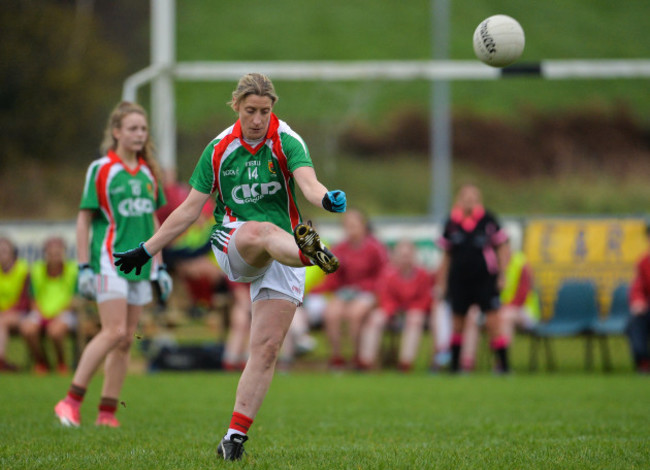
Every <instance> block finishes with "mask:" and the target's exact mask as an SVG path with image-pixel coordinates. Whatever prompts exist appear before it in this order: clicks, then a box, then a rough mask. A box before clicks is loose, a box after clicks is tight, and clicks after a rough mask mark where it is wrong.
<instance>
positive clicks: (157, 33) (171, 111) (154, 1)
mask: <svg viewBox="0 0 650 470" xmlns="http://www.w3.org/2000/svg"><path fill="white" fill-rule="evenodd" d="M175 4H176V1H175V0H151V61H152V67H155V68H156V69H157V70H160V73H158V74H157V75H156V76H155V78H153V80H152V83H151V127H152V135H153V138H154V140H155V142H156V147H157V156H158V160H159V161H160V165H161V167H162V168H165V169H166V168H176V109H175V102H176V100H175V97H174V76H173V69H174V65H175V62H176V8H175V6H176V5H175Z"/></svg>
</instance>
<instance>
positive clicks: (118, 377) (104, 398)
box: [95, 305, 142, 427]
mask: <svg viewBox="0 0 650 470" xmlns="http://www.w3.org/2000/svg"><path fill="white" fill-rule="evenodd" d="M141 314H142V306H140V305H129V306H128V307H127V318H126V334H125V336H124V337H123V338H122V339H121V340H120V341H119V342H118V343H117V344H116V345H115V347H114V348H113V349H111V350H110V351H109V352H108V354H107V355H106V362H105V363H104V384H103V386H102V395H101V403H100V405H99V406H100V412H99V416H98V417H97V421H96V423H95V424H98V425H108V426H111V427H116V426H119V423H118V421H117V420H116V419H115V412H116V411H117V402H118V398H119V396H120V391H121V390H122V385H123V384H124V378H125V377H126V372H127V369H128V367H129V357H130V353H131V345H132V344H133V339H134V335H135V331H136V329H137V327H138V320H139V319H140V315H141Z"/></svg>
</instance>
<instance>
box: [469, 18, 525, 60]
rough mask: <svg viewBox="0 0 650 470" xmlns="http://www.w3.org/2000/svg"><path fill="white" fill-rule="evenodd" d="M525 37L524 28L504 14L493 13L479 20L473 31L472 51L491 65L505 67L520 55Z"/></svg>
mask: <svg viewBox="0 0 650 470" xmlns="http://www.w3.org/2000/svg"><path fill="white" fill-rule="evenodd" d="M525 44H526V39H525V37H524V30H523V29H522V27H521V25H520V24H519V23H518V22H517V20H515V19H514V18H511V17H509V16H506V15H494V16H490V17H489V18H487V19H485V20H483V21H481V23H480V24H479V25H478V27H477V28H476V31H474V53H475V54H476V57H478V59H479V60H480V61H481V62H483V63H485V64H487V65H491V66H492V67H505V66H506V65H510V64H512V63H513V62H514V61H516V60H517V59H519V57H521V53H522V52H524V45H525Z"/></svg>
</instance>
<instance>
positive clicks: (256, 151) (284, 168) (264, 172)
mask: <svg viewBox="0 0 650 470" xmlns="http://www.w3.org/2000/svg"><path fill="white" fill-rule="evenodd" d="M303 166H309V167H313V163H312V161H311V157H310V156H309V150H308V149H307V146H306V145H305V142H304V141H303V140H302V138H301V137H300V136H299V135H298V134H297V133H295V132H294V131H293V130H292V129H291V128H290V127H289V126H288V125H287V124H286V123H285V122H284V121H280V120H279V119H278V118H277V117H276V116H275V114H271V118H270V122H269V130H268V132H267V134H266V137H265V138H264V139H263V140H262V141H261V142H260V143H259V144H257V146H256V147H255V148H253V147H251V146H250V145H249V144H248V143H246V141H245V140H244V136H243V134H242V130H241V125H240V122H239V120H238V121H237V122H236V123H235V124H234V125H232V126H230V127H229V128H228V129H226V130H225V131H223V132H222V133H221V134H219V135H218V136H217V137H216V138H215V139H214V140H213V141H212V142H210V144H208V146H207V147H206V148H205V150H204V151H203V154H202V155H201V158H200V159H199V162H198V163H197V165H196V168H195V169H194V173H193V174H192V177H191V178H190V184H191V185H192V187H193V188H194V189H196V190H197V191H199V192H202V193H204V194H212V193H215V192H216V193H217V195H216V201H217V205H216V208H215V210H214V218H215V221H216V223H217V225H216V227H215V229H214V230H215V231H217V230H218V229H219V227H220V226H223V225H226V224H229V223H232V222H246V221H251V220H255V221H259V222H271V223H273V224H275V225H277V226H278V227H280V228H282V229H283V230H285V231H287V232H289V233H293V228H294V227H295V226H296V225H297V224H298V223H299V222H300V221H301V217H300V211H299V210H298V206H297V204H296V194H295V188H294V179H293V172H294V171H295V170H296V169H297V168H300V167H303ZM213 243H215V244H216V245H217V246H219V240H218V238H215V237H213Z"/></svg>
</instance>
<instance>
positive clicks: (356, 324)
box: [346, 297, 375, 360]
mask: <svg viewBox="0 0 650 470" xmlns="http://www.w3.org/2000/svg"><path fill="white" fill-rule="evenodd" d="M374 305H375V300H374V299H368V298H365V297H360V298H357V299H354V300H352V301H351V302H350V303H349V304H348V306H347V311H346V314H347V315H346V316H347V318H348V321H349V331H348V333H349V335H350V340H351V342H352V346H353V347H354V357H355V359H357V360H358V356H359V340H360V337H361V328H362V326H363V324H364V322H365V321H366V318H368V315H369V314H370V311H371V310H372V308H373V306H374Z"/></svg>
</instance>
